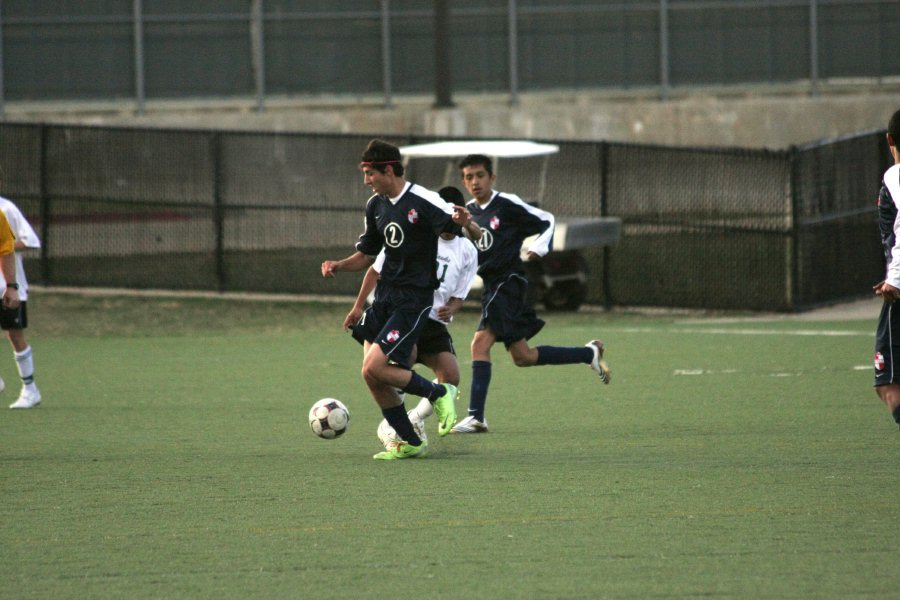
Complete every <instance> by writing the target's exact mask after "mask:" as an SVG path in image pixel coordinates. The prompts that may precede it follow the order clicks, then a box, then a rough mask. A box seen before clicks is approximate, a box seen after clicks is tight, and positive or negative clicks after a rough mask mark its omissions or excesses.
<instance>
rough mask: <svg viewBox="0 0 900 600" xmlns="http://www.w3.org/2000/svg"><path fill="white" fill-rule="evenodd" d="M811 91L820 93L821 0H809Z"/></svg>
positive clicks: (813, 93) (814, 94)
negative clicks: (819, 0)
mask: <svg viewBox="0 0 900 600" xmlns="http://www.w3.org/2000/svg"><path fill="white" fill-rule="evenodd" d="M809 92H810V94H812V95H813V96H818V95H819V2H818V0H809Z"/></svg>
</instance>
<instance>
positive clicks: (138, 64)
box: [133, 0, 146, 115]
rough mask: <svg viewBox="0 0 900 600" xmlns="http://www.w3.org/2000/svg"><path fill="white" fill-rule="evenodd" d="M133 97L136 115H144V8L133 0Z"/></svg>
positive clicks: (140, 0)
mask: <svg viewBox="0 0 900 600" xmlns="http://www.w3.org/2000/svg"><path fill="white" fill-rule="evenodd" d="M133 6H134V8H133V19H134V95H135V100H136V101H137V114H138V115H143V114H144V105H145V101H146V98H145V97H144V8H143V6H142V0H134V5H133Z"/></svg>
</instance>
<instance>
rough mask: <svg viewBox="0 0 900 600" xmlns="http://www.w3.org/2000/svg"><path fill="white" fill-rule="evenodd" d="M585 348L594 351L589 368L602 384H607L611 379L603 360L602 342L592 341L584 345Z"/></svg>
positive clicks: (607, 366) (610, 373)
mask: <svg viewBox="0 0 900 600" xmlns="http://www.w3.org/2000/svg"><path fill="white" fill-rule="evenodd" d="M585 346H587V347H588V348H590V349H591V350H593V351H594V358H593V359H592V360H591V368H592V369H593V370H594V371H595V372H596V373H597V375H599V376H600V379H602V380H603V383H609V380H610V379H611V378H612V372H611V371H610V370H609V365H608V364H606V361H605V360H603V342H601V341H600V340H593V341H591V342H588V343H587V344H585Z"/></svg>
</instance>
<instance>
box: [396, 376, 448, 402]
mask: <svg viewBox="0 0 900 600" xmlns="http://www.w3.org/2000/svg"><path fill="white" fill-rule="evenodd" d="M403 391H404V392H406V393H407V394H412V395H413V396H419V397H421V398H428V400H429V401H431V402H432V403H434V401H435V400H437V399H438V398H440V397H441V396H443V395H444V394H446V393H447V390H446V389H444V386H443V385H440V384H437V383H431V382H430V381H428V380H427V379H425V378H424V377H422V376H421V375H419V374H418V373H416V372H415V371H413V374H412V379H410V380H409V383H407V384H406V387H405V388H403Z"/></svg>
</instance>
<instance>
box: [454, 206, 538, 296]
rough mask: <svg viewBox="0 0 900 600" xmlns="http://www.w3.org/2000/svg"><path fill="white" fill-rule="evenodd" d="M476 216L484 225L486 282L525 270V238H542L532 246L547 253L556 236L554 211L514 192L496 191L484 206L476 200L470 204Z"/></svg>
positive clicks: (481, 253)
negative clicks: (534, 204)
mask: <svg viewBox="0 0 900 600" xmlns="http://www.w3.org/2000/svg"><path fill="white" fill-rule="evenodd" d="M466 208H468V209H469V212H470V213H472V219H474V220H475V222H476V223H478V226H479V227H480V228H481V239H480V240H478V241H477V242H476V243H475V246H476V247H477V248H478V275H480V276H481V278H482V279H483V280H484V282H485V283H486V284H488V285H489V284H490V283H491V282H492V281H496V280H498V279H502V278H505V277H506V276H507V275H509V274H510V273H522V272H523V271H524V268H523V266H522V259H521V256H520V254H521V251H522V243H523V242H524V241H525V238H527V237H530V236H532V235H537V236H538V238H537V239H536V240H535V241H534V243H532V244H531V245H530V246H529V248H528V250H530V251H531V252H534V253H536V254H538V255H539V256H544V255H546V254H547V252H549V251H550V248H551V244H552V240H553V226H554V219H553V215H551V214H550V213H548V212H547V211H544V210H540V209H539V208H535V207H533V206H531V205H529V204H527V203H526V202H525V201H524V200H522V199H521V198H519V197H518V196H516V195H513V194H501V193H499V192H494V195H493V196H492V197H491V199H490V201H489V202H488V203H487V204H485V205H484V206H480V205H479V204H478V202H477V201H476V200H470V201H469V203H468V204H467V205H466Z"/></svg>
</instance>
